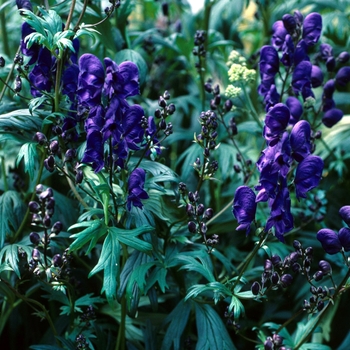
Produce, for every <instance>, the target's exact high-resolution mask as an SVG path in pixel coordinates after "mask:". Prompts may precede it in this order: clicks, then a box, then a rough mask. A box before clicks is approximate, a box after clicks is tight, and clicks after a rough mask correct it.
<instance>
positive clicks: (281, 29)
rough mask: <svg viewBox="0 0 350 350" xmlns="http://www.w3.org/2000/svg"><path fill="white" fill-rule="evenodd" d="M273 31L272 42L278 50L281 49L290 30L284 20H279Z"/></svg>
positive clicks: (273, 26)
mask: <svg viewBox="0 0 350 350" xmlns="http://www.w3.org/2000/svg"><path fill="white" fill-rule="evenodd" d="M272 32H273V34H272V39H271V43H272V45H273V46H274V47H275V48H276V49H277V50H280V49H281V47H282V45H283V43H284V39H285V37H286V35H287V34H288V31H287V29H286V28H285V26H284V24H283V22H282V21H277V22H275V23H274V24H273V25H272Z"/></svg>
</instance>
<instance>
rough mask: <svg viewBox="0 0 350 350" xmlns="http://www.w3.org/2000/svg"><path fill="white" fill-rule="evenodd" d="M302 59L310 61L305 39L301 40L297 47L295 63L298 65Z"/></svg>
mask: <svg viewBox="0 0 350 350" xmlns="http://www.w3.org/2000/svg"><path fill="white" fill-rule="evenodd" d="M302 61H310V58H309V56H308V54H307V45H306V42H305V41H304V40H300V41H299V42H298V43H297V45H296V47H295V52H294V65H295V66H297V65H298V64H299V63H300V62H302Z"/></svg>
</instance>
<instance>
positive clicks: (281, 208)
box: [265, 181, 293, 242]
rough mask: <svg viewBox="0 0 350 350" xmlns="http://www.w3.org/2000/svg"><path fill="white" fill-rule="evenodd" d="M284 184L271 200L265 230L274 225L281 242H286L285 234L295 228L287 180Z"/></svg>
mask: <svg viewBox="0 0 350 350" xmlns="http://www.w3.org/2000/svg"><path fill="white" fill-rule="evenodd" d="M282 186H283V187H282V189H281V190H280V191H278V193H277V196H276V198H275V199H270V201H269V205H270V207H271V214H270V217H269V218H268V220H267V222H266V226H265V230H266V231H268V230H270V229H271V228H272V227H274V228H275V235H276V237H277V238H278V239H279V240H280V241H281V242H284V236H283V235H284V234H285V233H287V232H289V231H290V230H291V229H292V228H293V216H292V213H291V211H290V208H291V201H290V197H289V191H288V188H287V187H286V186H285V181H283V182H282Z"/></svg>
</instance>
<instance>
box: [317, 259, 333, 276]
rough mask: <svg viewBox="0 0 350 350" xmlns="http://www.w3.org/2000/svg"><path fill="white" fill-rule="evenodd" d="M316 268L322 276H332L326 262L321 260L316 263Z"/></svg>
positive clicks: (330, 268)
mask: <svg viewBox="0 0 350 350" xmlns="http://www.w3.org/2000/svg"><path fill="white" fill-rule="evenodd" d="M318 266H319V268H320V270H321V271H322V273H323V274H324V275H328V274H329V275H331V274H332V267H331V265H330V263H329V262H328V261H326V260H321V261H320V262H319V263H318Z"/></svg>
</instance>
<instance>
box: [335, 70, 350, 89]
mask: <svg viewBox="0 0 350 350" xmlns="http://www.w3.org/2000/svg"><path fill="white" fill-rule="evenodd" d="M335 81H336V83H337V84H338V85H340V86H346V84H347V83H348V82H349V81H350V67H349V66H346V67H342V68H340V69H339V71H338V73H337V75H336V76H335Z"/></svg>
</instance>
